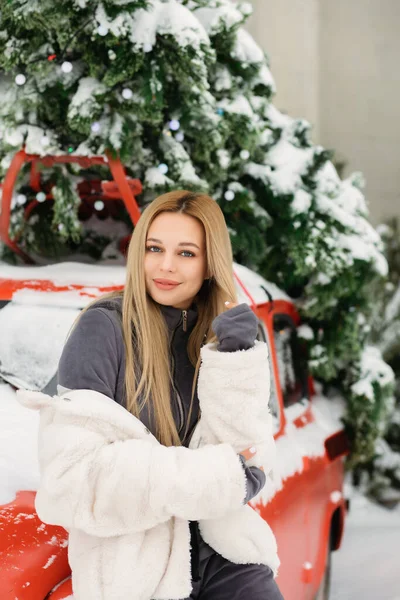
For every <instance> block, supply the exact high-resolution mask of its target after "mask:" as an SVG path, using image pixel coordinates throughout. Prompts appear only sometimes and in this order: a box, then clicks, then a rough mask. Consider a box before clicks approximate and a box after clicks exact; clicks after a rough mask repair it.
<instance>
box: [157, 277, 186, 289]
mask: <svg viewBox="0 0 400 600" xmlns="http://www.w3.org/2000/svg"><path fill="white" fill-rule="evenodd" d="M153 281H154V284H155V286H156V287H158V289H159V290H164V291H168V290H174V289H175V288H176V287H178V285H180V283H179V282H177V281H171V280H170V279H153Z"/></svg>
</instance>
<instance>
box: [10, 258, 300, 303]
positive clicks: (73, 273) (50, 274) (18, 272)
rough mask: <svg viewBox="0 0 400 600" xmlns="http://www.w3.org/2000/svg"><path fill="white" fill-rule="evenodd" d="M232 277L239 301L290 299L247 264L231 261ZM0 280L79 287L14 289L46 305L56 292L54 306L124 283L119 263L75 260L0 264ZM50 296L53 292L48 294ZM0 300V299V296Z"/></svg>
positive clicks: (18, 296)
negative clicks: (234, 280) (76, 287)
mask: <svg viewBox="0 0 400 600" xmlns="http://www.w3.org/2000/svg"><path fill="white" fill-rule="evenodd" d="M233 268H234V272H235V275H236V276H237V277H236V289H237V293H238V300H239V302H246V303H247V304H252V301H251V299H253V300H254V302H255V303H256V304H263V303H265V302H268V301H269V298H268V294H267V293H266V292H265V290H264V289H263V288H265V289H266V290H268V292H269V294H270V295H271V297H272V299H273V300H286V301H290V298H289V296H287V295H286V294H285V292H283V291H282V290H281V289H279V288H278V287H277V286H276V285H275V284H274V283H271V282H269V281H267V280H266V279H264V278H263V277H261V275H259V274H258V273H255V272H254V271H252V270H251V269H249V268H248V267H245V266H243V265H240V264H238V263H233ZM0 279H5V280H10V281H21V282H22V281H24V282H27V281H29V282H41V281H50V282H52V284H53V285H54V287H55V288H57V287H59V288H66V287H68V286H83V287H82V288H81V289H79V290H65V289H64V290H62V291H61V290H60V291H58V290H56V289H53V290H49V291H48V292H46V291H43V290H32V289H26V288H24V287H22V289H20V290H18V291H15V292H14V294H13V300H14V301H16V302H19V303H21V304H22V303H23V304H30V303H31V302H32V303H33V302H35V301H36V302H37V301H38V302H39V303H40V304H47V303H49V301H50V298H49V294H52V292H56V294H57V305H63V306H70V307H72V306H73V307H78V306H85V305H86V304H87V303H88V302H89V301H90V300H92V299H93V295H94V296H97V295H100V293H99V291H97V293H96V288H97V289H98V288H103V291H104V288H120V287H122V286H123V285H124V283H125V267H124V266H120V265H91V264H85V263H77V262H65V263H58V264H54V265H46V266H12V265H7V264H5V263H0ZM52 295H53V294H52ZM53 298H54V295H53ZM0 299H1V298H0Z"/></svg>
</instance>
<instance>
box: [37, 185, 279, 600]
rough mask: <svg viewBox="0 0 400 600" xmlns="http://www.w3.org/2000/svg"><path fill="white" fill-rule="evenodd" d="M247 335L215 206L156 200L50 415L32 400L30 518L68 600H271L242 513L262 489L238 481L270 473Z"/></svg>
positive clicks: (248, 518) (248, 323) (69, 350)
mask: <svg viewBox="0 0 400 600" xmlns="http://www.w3.org/2000/svg"><path fill="white" fill-rule="evenodd" d="M256 334H257V320H256V318H255V316H254V314H253V312H252V311H251V310H250V309H249V307H248V306H247V305H245V304H241V305H237V304H236V294H235V288H234V281H233V272H232V250H231V245H230V240H229V234H228V231H227V228H226V225H225V221H224V217H223V214H222V212H221V210H220V208H219V207H218V205H217V203H216V202H215V201H214V200H212V199H211V198H209V197H208V196H205V195H201V194H195V193H191V192H187V191H177V192H171V193H168V194H165V195H163V196H160V197H159V198H157V199H156V200H155V201H154V202H152V203H151V204H150V205H149V206H148V207H147V208H146V210H145V211H144V212H143V214H142V216H141V218H140V220H139V222H138V224H137V226H136V227H135V230H134V232H133V235H132V240H131V243H130V247H129V253H128V259H127V280H126V285H125V289H124V293H117V294H111V295H109V296H107V297H103V298H102V299H101V300H98V301H96V302H95V303H93V304H92V305H91V306H90V307H89V308H88V309H86V310H85V311H84V312H83V313H82V315H81V316H80V318H79V319H78V321H77V323H76V325H75V327H74V329H73V331H72V333H71V335H70V337H69V339H68V340H67V343H66V345H65V348H64V351H63V354H62V357H61V360H60V364H59V390H58V391H59V394H60V400H59V401H56V402H55V401H54V399H49V397H45V396H44V395H40V394H39V395H38V394H36V396H35V395H34V394H33V395H32V393H31V396H30V398H31V399H32V398H34V400H35V402H36V407H38V408H42V419H41V423H42V424H41V438H40V455H41V469H42V481H41V486H40V488H39V490H38V494H37V499H36V507H37V511H38V514H39V516H40V517H41V518H42V520H44V521H45V522H48V523H55V524H58V525H62V526H64V527H65V528H67V529H68V530H69V532H70V547H69V559H70V564H71V567H72V577H73V587H74V595H75V598H76V600H88V599H89V598H90V599H93V600H97V597H99V598H100V594H101V597H102V598H104V599H105V600H117V599H118V600H119V599H121V600H122V598H124V599H127V598H129V599H130V600H150V598H156V599H160V600H161V599H165V600H173V599H178V598H179V599H181V598H185V597H186V598H188V597H189V595H190V600H225V599H226V600H227V599H228V598H229V600H236V599H237V600H239V599H240V600H243V599H244V598H245V599H246V600H278V599H282V596H281V594H280V592H279V589H278V587H277V585H276V583H275V581H274V573H276V570H277V566H278V564H279V561H278V559H277V555H276V546H275V541H274V538H273V535H272V533H271V532H270V530H269V528H268V526H267V525H266V523H265V522H264V521H262V519H261V518H260V517H259V516H258V515H257V514H256V513H255V512H254V511H253V510H252V509H250V508H249V507H247V506H244V505H246V504H247V502H249V500H251V499H252V498H253V497H254V496H255V495H256V494H257V493H258V492H259V491H260V489H261V488H262V487H263V485H264V484H265V473H264V472H263V467H262V465H261V464H259V467H260V468H257V467H255V466H250V465H254V464H257V460H256V456H259V457H263V458H262V460H263V461H264V463H265V462H268V461H269V463H271V464H267V465H266V464H264V465H263V466H264V467H265V470H266V471H267V472H269V471H271V468H272V462H273V460H272V455H273V439H272V431H271V428H270V415H269V412H268V409H267V403H268V392H269V388H268V386H269V376H265V375H263V374H262V373H267V372H268V371H267V365H266V364H265V362H264V361H265V359H266V357H267V354H266V352H267V350H266V346H265V344H261V343H260V342H255V338H256ZM201 359H203V364H204V366H202V368H200V363H201ZM252 369H253V370H254V372H253V373H252ZM199 370H200V380H199V390H200V389H201V392H200V393H199V395H200V401H199V397H198V395H197V385H196V384H197V382H198V375H199ZM249 373H252V374H251V377H250V375H249ZM235 377H236V379H235ZM255 377H259V382H260V384H259V385H258V384H257V383H256V385H255V383H254V378H255ZM211 381H212V382H213V383H212V385H210V382H211ZM267 388H268V389H267ZM71 390H73V391H71ZM253 390H256V391H253ZM39 396H40V397H39ZM252 398H253V400H252ZM232 399H234V400H232ZM61 400H65V402H61ZM233 402H235V403H236V404H234V405H233V406H232V403H233ZM252 402H253V403H254V407H255V410H256V411H258V414H256V415H255V414H254V411H253V405H252ZM240 404H241V405H242V407H241V406H240ZM118 405H120V406H118ZM247 405H248V407H249V408H248V410H247V414H246V413H245V412H243V406H245V407H246V406H247ZM236 407H237V411H238V412H237V416H236V415H235V412H234V411H235V410H236ZM240 411H242V413H243V414H241V415H239V412H240ZM201 412H202V418H201V419H200V413H201ZM129 413H130V414H129ZM132 415H133V417H132ZM238 432H240V435H239V433H238ZM251 436H256V437H257V439H253V438H252V437H251ZM241 443H243V445H242V446H240V447H238V445H239V444H241ZM189 444H190V447H189ZM244 444H245V445H244ZM243 447H247V449H246V450H243V451H242V452H240V451H241V450H242V449H243ZM256 520H257V522H256ZM188 522H190V529H189V524H188ZM198 522H200V529H199V524H198ZM263 526H264V527H265V529H263ZM189 531H190V537H189ZM200 531H201V533H200ZM206 541H208V542H209V543H210V544H211V545H209V544H207V543H206ZM247 547H248V549H247ZM99 548H101V551H100V550H99ZM238 563H240V564H238ZM256 563H258V564H256ZM260 563H264V564H260Z"/></svg>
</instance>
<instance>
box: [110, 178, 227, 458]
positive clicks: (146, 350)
mask: <svg viewBox="0 0 400 600" xmlns="http://www.w3.org/2000/svg"><path fill="white" fill-rule="evenodd" d="M163 212H175V213H183V214H185V215H189V216H191V217H193V218H195V219H197V220H198V221H199V222H200V223H201V224H202V226H203V229H204V233H205V247H206V261H207V277H208V279H207V280H206V281H205V282H204V283H203V286H202V287H201V289H200V291H199V293H198V294H197V297H196V304H197V308H198V319H197V323H196V325H195V327H194V329H193V331H192V333H191V334H190V338H189V342H188V355H189V359H190V361H191V363H192V364H193V366H194V367H195V376H194V380H193V385H192V398H191V404H190V411H189V415H188V418H187V424H186V432H185V436H186V434H187V430H188V425H189V421H190V416H191V413H192V408H193V398H194V395H195V389H196V382H197V375H198V371H199V368H200V348H201V346H202V345H203V343H208V342H211V341H214V340H215V339H216V338H215V335H214V333H213V331H212V329H211V323H212V321H213V319H214V318H215V317H216V316H217V315H219V314H221V313H222V312H223V311H224V310H226V307H225V304H224V302H225V301H226V300H230V301H231V302H236V301H237V298H236V291H235V285H234V279H233V268H232V261H233V258H232V247H231V242H230V238H229V233H228V230H227V227H226V223H225V219H224V216H223V213H222V211H221V209H220V207H219V206H218V204H217V202H215V200H213V199H212V198H210V197H209V196H207V195H205V194H196V193H192V192H189V191H186V190H179V191H174V192H169V193H167V194H163V195H162V196H159V197H158V198H156V199H155V200H153V202H152V203H151V204H149V205H148V206H147V207H146V209H145V210H144V211H143V213H142V215H141V217H140V219H139V221H138V223H137V225H136V227H135V229H134V231H133V234H132V238H131V241H130V244H129V251H128V256H127V277H126V284H125V288H124V291H123V292H122V297H123V304H122V330H123V337H124V343H125V349H126V371H125V394H126V408H127V409H128V410H129V412H131V413H132V414H133V415H135V416H136V417H139V414H140V411H141V410H142V409H143V407H144V406H145V405H146V404H147V403H148V402H151V403H152V406H153V411H154V417H155V429H156V436H157V438H158V440H159V441H160V442H161V443H162V444H164V445H166V446H171V445H175V446H177V445H180V444H181V441H180V438H179V434H178V431H177V428H176V425H175V421H174V417H173V413H172V409H171V397H170V384H171V381H172V374H171V369H170V356H169V345H168V330H167V325H166V322H165V319H164V317H163V315H162V312H161V310H160V307H159V305H158V304H157V303H156V302H154V300H153V299H152V298H151V297H150V296H149V295H148V294H147V292H146V283H145V272H144V260H145V247H146V239H147V234H148V231H149V228H150V225H151V224H152V222H153V221H154V219H155V218H156V217H157V216H158V215H159V214H160V213H163ZM118 295H119V296H120V295H121V292H119V293H113V294H111V295H108V297H110V296H114V297H115V296H118ZM102 298H104V296H103V297H102ZM135 361H137V362H138V365H139V367H140V368H139V369H135ZM138 372H139V373H140V376H138ZM140 398H142V399H141V400H140Z"/></svg>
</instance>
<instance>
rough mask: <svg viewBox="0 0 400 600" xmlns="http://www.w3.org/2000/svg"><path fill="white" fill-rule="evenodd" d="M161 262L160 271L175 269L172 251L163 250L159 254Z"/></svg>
mask: <svg viewBox="0 0 400 600" xmlns="http://www.w3.org/2000/svg"><path fill="white" fill-rule="evenodd" d="M161 257H162V258H161V264H160V269H161V271H169V272H171V271H175V270H176V267H175V257H174V255H173V254H172V253H169V252H163V254H162V255H161Z"/></svg>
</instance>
